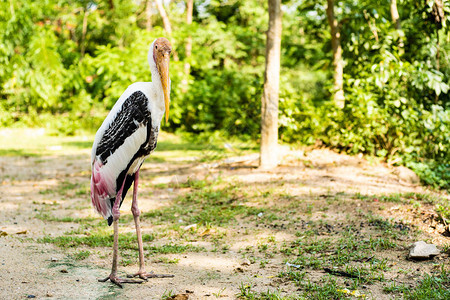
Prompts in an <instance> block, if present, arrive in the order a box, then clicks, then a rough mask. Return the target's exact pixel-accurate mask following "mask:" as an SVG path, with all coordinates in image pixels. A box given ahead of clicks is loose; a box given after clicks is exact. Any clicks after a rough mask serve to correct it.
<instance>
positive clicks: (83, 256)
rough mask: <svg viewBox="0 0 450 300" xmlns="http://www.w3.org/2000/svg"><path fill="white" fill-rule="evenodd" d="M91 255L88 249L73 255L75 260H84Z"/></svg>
mask: <svg viewBox="0 0 450 300" xmlns="http://www.w3.org/2000/svg"><path fill="white" fill-rule="evenodd" d="M90 255H91V252H90V251H88V250H81V251H78V252H75V253H74V254H73V255H72V257H73V259H75V260H83V259H86V258H88V257H89V256H90Z"/></svg>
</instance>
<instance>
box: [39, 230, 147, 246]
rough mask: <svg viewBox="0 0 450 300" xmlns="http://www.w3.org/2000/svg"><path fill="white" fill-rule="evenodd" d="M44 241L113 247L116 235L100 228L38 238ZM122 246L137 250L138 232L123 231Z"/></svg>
mask: <svg viewBox="0 0 450 300" xmlns="http://www.w3.org/2000/svg"><path fill="white" fill-rule="evenodd" d="M142 240H143V241H144V242H151V241H153V240H154V236H153V235H150V234H143V235H142ZM38 241H39V242H42V243H49V244H55V245H56V246H58V247H61V248H76V247H78V246H87V247H112V246H113V242H114V237H113V235H112V233H110V232H109V231H108V230H98V231H96V232H93V233H92V234H90V235H83V236H73V235H63V236H57V237H51V236H45V237H43V238H41V239H39V240H38ZM119 242H120V247H121V248H122V249H133V250H137V241H136V234H134V233H132V232H128V233H123V234H120V235H119Z"/></svg>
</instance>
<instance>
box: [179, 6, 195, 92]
mask: <svg viewBox="0 0 450 300" xmlns="http://www.w3.org/2000/svg"><path fill="white" fill-rule="evenodd" d="M193 10H194V0H187V1H186V24H187V25H191V24H192V11H193ZM191 53H192V36H191V35H189V36H188V38H187V40H186V62H185V63H184V78H183V80H182V82H181V91H182V92H183V93H186V92H187V87H188V79H189V73H190V71H191V65H190V64H189V58H190V57H191Z"/></svg>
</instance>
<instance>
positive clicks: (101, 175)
mask: <svg viewBox="0 0 450 300" xmlns="http://www.w3.org/2000/svg"><path fill="white" fill-rule="evenodd" d="M103 166H104V165H103V164H102V162H101V161H99V160H94V163H93V165H92V176H91V200H92V205H93V206H94V208H95V210H96V211H97V212H98V213H99V214H101V215H102V216H103V218H105V219H107V218H108V217H109V216H110V215H111V203H110V201H109V199H110V198H111V197H114V190H115V188H114V186H113V184H114V183H113V182H114V181H113V180H108V179H109V178H108V176H107V174H105V173H106V172H104V171H105V170H104V168H103Z"/></svg>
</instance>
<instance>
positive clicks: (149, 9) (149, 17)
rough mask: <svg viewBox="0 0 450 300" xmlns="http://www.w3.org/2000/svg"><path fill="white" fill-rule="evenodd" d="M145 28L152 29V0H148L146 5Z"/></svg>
mask: <svg viewBox="0 0 450 300" xmlns="http://www.w3.org/2000/svg"><path fill="white" fill-rule="evenodd" d="M145 17H146V18H145V29H147V31H151V30H152V0H147V3H146V5H145Z"/></svg>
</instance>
